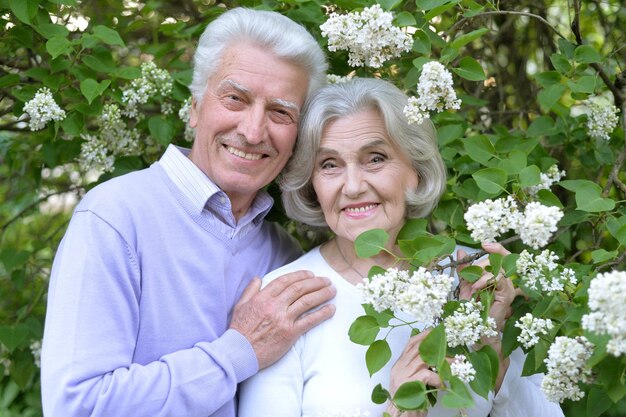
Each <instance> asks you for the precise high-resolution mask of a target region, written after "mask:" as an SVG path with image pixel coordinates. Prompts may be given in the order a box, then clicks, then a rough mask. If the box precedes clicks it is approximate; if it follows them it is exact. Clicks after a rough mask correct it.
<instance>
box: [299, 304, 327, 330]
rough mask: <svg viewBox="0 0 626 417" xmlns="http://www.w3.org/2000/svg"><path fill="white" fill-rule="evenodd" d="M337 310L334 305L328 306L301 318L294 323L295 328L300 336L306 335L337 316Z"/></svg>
mask: <svg viewBox="0 0 626 417" xmlns="http://www.w3.org/2000/svg"><path fill="white" fill-rule="evenodd" d="M335 310H336V307H335V305H334V304H326V305H325V306H323V307H321V308H318V309H317V310H314V311H312V312H310V313H307V314H304V315H302V316H301V317H299V318H298V319H297V320H296V321H295V323H294V328H295V329H296V331H297V332H298V333H299V334H304V333H306V332H308V331H309V330H311V329H312V328H313V327H315V326H317V325H318V324H320V323H322V322H323V321H326V320H328V319H329V318H331V317H332V316H333V315H334V314H335Z"/></svg>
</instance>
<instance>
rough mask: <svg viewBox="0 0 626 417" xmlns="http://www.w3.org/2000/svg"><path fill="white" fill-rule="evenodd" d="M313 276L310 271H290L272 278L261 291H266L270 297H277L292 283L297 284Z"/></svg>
mask: <svg viewBox="0 0 626 417" xmlns="http://www.w3.org/2000/svg"><path fill="white" fill-rule="evenodd" d="M313 277H314V275H313V273H312V272H311V271H305V270H301V271H294V272H290V273H288V274H285V275H281V276H280V277H278V278H276V279H274V280H272V282H270V283H269V284H267V286H266V287H265V288H264V289H263V291H267V293H268V294H269V295H270V296H272V297H278V296H279V295H280V294H282V293H283V291H285V290H286V289H287V288H289V287H291V286H293V285H294V284H295V285H297V283H298V282H300V281H304V280H307V279H311V278H313Z"/></svg>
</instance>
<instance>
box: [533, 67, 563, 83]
mask: <svg viewBox="0 0 626 417" xmlns="http://www.w3.org/2000/svg"><path fill="white" fill-rule="evenodd" d="M568 64H569V62H568ZM534 78H535V80H536V81H537V82H538V83H539V85H540V86H542V87H550V86H551V85H554V84H559V83H560V82H561V74H559V73H558V72H556V71H545V72H540V73H539V74H535V76H534Z"/></svg>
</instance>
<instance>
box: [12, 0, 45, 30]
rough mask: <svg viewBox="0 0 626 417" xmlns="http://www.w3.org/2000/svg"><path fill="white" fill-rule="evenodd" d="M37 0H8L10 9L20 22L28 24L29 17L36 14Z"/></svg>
mask: <svg viewBox="0 0 626 417" xmlns="http://www.w3.org/2000/svg"><path fill="white" fill-rule="evenodd" d="M38 6H39V1H38V0H9V7H11V11H12V12H13V14H14V15H15V17H17V18H18V19H19V20H21V21H22V22H24V23H26V24H27V25H28V24H30V23H31V22H30V19H31V18H33V17H35V15H36V14H37V8H38Z"/></svg>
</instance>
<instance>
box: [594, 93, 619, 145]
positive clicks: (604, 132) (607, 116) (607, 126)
mask: <svg viewBox="0 0 626 417" xmlns="http://www.w3.org/2000/svg"><path fill="white" fill-rule="evenodd" d="M587 106H588V108H589V114H588V115H587V134H589V136H590V137H592V138H594V139H604V140H609V139H611V136H610V135H611V132H613V130H614V129H615V127H616V126H617V123H618V121H619V118H618V117H617V113H619V109H618V108H617V107H615V106H614V105H612V104H608V103H606V104H601V103H597V102H594V101H590V100H588V101H587Z"/></svg>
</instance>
